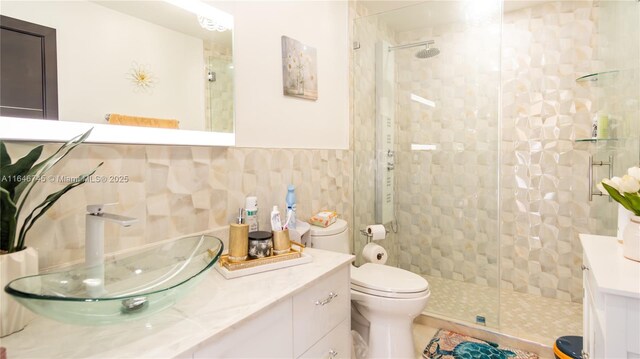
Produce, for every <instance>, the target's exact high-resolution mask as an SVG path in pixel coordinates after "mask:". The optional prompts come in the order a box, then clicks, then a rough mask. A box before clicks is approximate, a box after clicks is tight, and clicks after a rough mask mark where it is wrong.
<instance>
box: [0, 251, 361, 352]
mask: <svg viewBox="0 0 640 359" xmlns="http://www.w3.org/2000/svg"><path fill="white" fill-rule="evenodd" d="M305 253H309V254H311V255H312V256H313V261H312V262H311V263H307V264H303V265H299V266H294V267H288V268H283V269H279V270H275V271H271V272H265V273H260V274H255V275H250V276H246V277H242V278H236V279H231V280H226V279H224V278H223V277H222V276H221V275H220V274H219V273H218V272H217V271H215V270H213V269H212V270H211V271H209V273H207V274H204V278H203V280H202V282H201V283H200V284H198V286H197V287H196V288H194V289H193V290H192V291H191V292H190V293H188V294H187V295H186V296H185V297H184V298H182V299H181V300H180V301H178V303H176V305H174V306H173V307H171V308H169V309H167V310H165V311H163V312H160V313H158V314H155V315H152V316H150V317H148V318H143V319H140V320H138V321H131V322H127V323H122V324H115V325H109V326H95V327H90V326H79V325H69V324H63V323H59V322H55V321H53V320H49V319H46V318H43V317H37V318H36V319H35V320H34V321H33V322H32V323H30V324H29V325H28V326H27V327H26V328H25V329H24V330H23V331H22V332H19V333H15V334H12V335H10V336H8V337H6V338H2V339H0V345H1V346H3V347H6V348H7V358H9V359H19V358H174V357H183V356H184V357H190V353H191V351H193V350H194V349H195V348H196V347H197V346H198V344H200V343H202V342H203V341H205V340H207V339H210V338H213V337H215V336H217V335H219V334H221V333H223V332H225V330H227V329H229V328H230V327H231V326H233V325H234V324H237V323H240V322H242V321H245V320H247V319H249V318H250V317H252V316H253V315H256V314H258V313H260V312H261V311H262V310H263V309H264V308H267V307H269V306H271V305H272V304H275V303H276V302H278V301H279V300H280V299H283V298H285V297H287V296H289V295H291V294H293V293H295V292H297V291H299V290H301V289H303V288H305V287H307V286H309V285H310V284H311V283H312V282H313V281H315V280H316V279H318V278H320V277H322V276H323V275H325V274H328V273H330V272H333V271H334V270H336V269H337V268H338V267H340V266H341V265H343V264H346V263H349V262H351V261H352V260H353V256H351V255H346V254H342V253H334V252H328V251H323V250H317V249H313V248H307V249H305ZM216 265H217V264H216Z"/></svg>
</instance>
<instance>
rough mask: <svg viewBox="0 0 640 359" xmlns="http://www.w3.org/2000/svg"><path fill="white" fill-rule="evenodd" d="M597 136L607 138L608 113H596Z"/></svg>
mask: <svg viewBox="0 0 640 359" xmlns="http://www.w3.org/2000/svg"><path fill="white" fill-rule="evenodd" d="M598 138H609V115H607V114H606V113H604V112H601V113H599V114H598Z"/></svg>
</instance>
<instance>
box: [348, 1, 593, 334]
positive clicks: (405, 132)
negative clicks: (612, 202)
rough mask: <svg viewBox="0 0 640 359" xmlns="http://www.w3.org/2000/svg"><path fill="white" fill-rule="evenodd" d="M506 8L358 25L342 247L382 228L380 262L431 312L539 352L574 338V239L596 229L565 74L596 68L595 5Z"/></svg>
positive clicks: (461, 4) (441, 4)
mask: <svg viewBox="0 0 640 359" xmlns="http://www.w3.org/2000/svg"><path fill="white" fill-rule="evenodd" d="M365 3H366V2H365ZM480 5H481V6H480ZM508 5H509V6H511V8H510V9H508V11H507V12H504V11H503V4H502V1H494V0H483V1H479V0H474V1H463V0H460V1H428V2H424V3H420V4H417V5H413V6H409V7H406V8H401V9H397V10H393V11H388V12H382V13H378V14H376V15H370V16H360V17H357V18H356V20H355V22H354V39H353V40H354V41H355V42H357V43H359V45H360V46H359V47H358V48H357V49H354V52H353V66H354V69H353V73H354V79H353V99H354V110H353V124H354V130H353V144H354V145H353V148H354V180H355V186H354V224H353V229H354V238H355V241H354V242H355V246H354V250H355V252H356V253H359V252H360V251H362V248H363V246H364V245H365V243H366V238H365V237H363V236H361V235H360V233H359V230H360V229H363V228H365V227H366V226H367V225H368V224H372V223H382V224H385V225H386V227H387V229H388V230H389V235H388V236H387V238H386V239H384V240H382V241H381V242H379V244H381V245H382V246H384V247H385V248H386V249H387V252H388V253H389V257H388V258H389V261H388V262H387V263H388V264H389V265H394V266H398V267H400V268H403V269H407V270H410V271H412V272H414V273H417V274H419V275H422V276H424V277H425V278H426V279H427V280H428V281H429V283H430V288H431V293H432V296H431V298H430V301H429V303H428V304H427V308H426V313H427V314H429V315H434V316H438V317H444V318H445V319H455V320H461V321H464V322H470V323H478V324H484V325H486V326H487V327H492V328H499V330H500V331H501V332H504V333H506V334H509V335H514V336H519V337H522V338H526V339H529V340H534V341H538V342H541V343H546V344H547V345H548V344H549V343H552V342H550V340H551V338H553V337H557V336H561V335H567V334H578V335H579V334H581V319H580V318H581V296H582V281H581V272H580V269H579V265H575V263H580V260H581V257H580V256H581V252H580V249H579V248H576V247H577V246H579V243H578V239H577V233H580V232H583V233H588V232H589V231H590V230H593V228H591V227H590V226H591V223H595V221H592V219H590V217H589V216H593V214H591V213H590V208H589V204H587V203H586V196H585V197H584V198H585V200H584V201H585V202H584V203H583V202H581V201H583V198H582V197H580V198H577V195H578V194H581V193H583V192H584V193H586V187H587V186H586V182H585V181H586V176H585V175H584V174H583V173H582V169H583V168H582V167H580V165H579V164H574V163H572V160H569V158H572V159H580V158H583V157H584V158H585V159H586V158H588V149H587V150H585V149H584V148H581V147H579V144H575V141H574V140H573V138H572V137H571V136H575V133H579V132H580V131H581V130H582V128H583V127H584V128H587V126H588V123H589V121H590V115H589V113H590V111H593V110H594V108H593V106H592V105H591V104H590V103H589V99H588V96H590V94H589V91H588V89H587V90H585V89H584V88H582V87H580V86H581V85H579V84H577V83H576V82H575V78H577V77H579V76H581V75H584V73H586V72H587V71H589V66H590V65H592V64H593V63H596V62H595V61H594V60H595V58H594V57H593V53H594V52H593V51H592V50H593V49H592V48H591V47H590V46H592V45H593V44H594V43H595V41H593V39H595V38H596V30H597V26H596V24H595V22H596V20H597V16H596V15H595V14H596V12H597V10H596V9H595V7H597V5H594V4H593V3H591V2H544V3H534V4H532V3H528V4H525V2H510V4H508ZM361 6H363V7H364V8H361V9H357V10H358V11H359V12H360V13H364V14H366V13H367V10H368V9H366V4H365V5H361ZM525 6H528V7H525ZM436 45H437V46H436ZM578 48H579V49H581V50H580V53H579V54H578V53H577V52H575V51H573V50H570V49H578ZM416 51H417V53H416ZM581 121H582V122H584V126H583V124H582V122H581ZM571 126H573V127H571ZM570 156H574V157H570ZM567 161H568V162H567ZM586 163H587V161H585V166H584V169H585V170H584V173H585V174H586ZM574 169H575V170H574ZM561 178H562V179H561ZM565 178H570V179H571V181H567V180H564V179H565ZM583 187H584V188H583ZM576 211H577V212H576ZM578 212H579V214H580V215H581V216H582V217H578V216H574V214H576V213H578ZM358 262H359V263H361V262H362V259H361V258H358Z"/></svg>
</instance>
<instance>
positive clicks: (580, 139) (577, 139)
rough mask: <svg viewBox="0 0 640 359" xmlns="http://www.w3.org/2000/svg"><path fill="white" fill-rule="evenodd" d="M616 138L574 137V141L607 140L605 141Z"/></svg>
mask: <svg viewBox="0 0 640 359" xmlns="http://www.w3.org/2000/svg"><path fill="white" fill-rule="evenodd" d="M617 140H618V139H617V138H592V137H589V138H576V139H575V142H607V141H617Z"/></svg>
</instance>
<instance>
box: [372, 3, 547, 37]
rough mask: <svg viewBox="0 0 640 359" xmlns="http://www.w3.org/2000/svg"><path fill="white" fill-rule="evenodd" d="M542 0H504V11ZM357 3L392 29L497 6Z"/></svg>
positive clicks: (458, 17) (442, 21)
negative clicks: (376, 15)
mask: <svg viewBox="0 0 640 359" xmlns="http://www.w3.org/2000/svg"><path fill="white" fill-rule="evenodd" d="M545 2H549V0H505V1H504V12H505V13H507V12H511V11H515V10H519V9H523V8H527V7H532V6H535V5H539V4H542V3H545ZM361 3H362V4H363V6H364V7H365V8H366V9H367V10H368V12H369V14H370V15H373V14H379V16H380V19H381V21H383V22H384V23H386V24H387V25H388V26H389V27H390V28H391V29H393V30H395V31H407V30H412V29H418V28H423V27H426V26H434V25H439V24H446V23H451V22H456V21H464V20H465V17H466V16H468V14H469V12H470V10H471V12H484V13H487V12H489V13H490V12H491V8H492V6H493V7H495V8H496V9H497V7H498V6H499V2H498V0H457V1H453V0H448V1H434V0H427V1H424V0H423V1H403V0H397V1H394V0H385V1H380V0H364V1H362V2H361ZM418 4H422V5H418Z"/></svg>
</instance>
